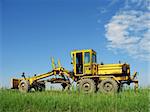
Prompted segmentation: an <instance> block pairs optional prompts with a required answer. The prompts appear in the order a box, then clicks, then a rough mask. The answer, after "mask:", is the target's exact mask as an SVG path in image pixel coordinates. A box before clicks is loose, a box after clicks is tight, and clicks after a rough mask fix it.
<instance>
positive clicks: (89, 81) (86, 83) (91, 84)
mask: <svg viewBox="0 0 150 112" xmlns="http://www.w3.org/2000/svg"><path fill="white" fill-rule="evenodd" d="M85 86H88V87H87V88H85ZM79 91H80V92H83V93H94V92H95V91H96V85H95V82H94V81H93V80H92V79H82V80H81V81H80V83H79Z"/></svg>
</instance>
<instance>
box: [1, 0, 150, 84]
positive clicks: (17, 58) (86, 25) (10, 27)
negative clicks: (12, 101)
mask: <svg viewBox="0 0 150 112" xmlns="http://www.w3.org/2000/svg"><path fill="white" fill-rule="evenodd" d="M148 3H149V2H148V1H147V0H145V1H144V2H143V1H142V0H130V1H129V0H122V1H120V0H95V1H93V0H0V31H1V32H0V37H1V38H0V39H1V40H0V43H1V46H0V51H1V52H0V53H1V55H0V63H1V67H0V68H1V69H0V84H1V85H2V86H7V87H9V86H10V79H11V78H12V77H18V78H19V77H20V76H21V73H22V72H25V73H26V75H27V76H32V75H34V74H35V73H36V74H39V73H45V72H48V71H50V70H51V60H50V58H51V57H54V58H55V59H56V60H57V59H58V58H59V59H60V60H61V63H62V65H63V66H64V67H65V68H67V69H69V70H71V69H72V65H71V64H70V62H71V59H70V51H72V50H74V49H88V48H92V49H94V50H96V51H97V54H98V56H97V57H98V62H99V63H100V62H104V63H118V61H119V60H121V62H127V63H130V65H131V69H132V73H133V71H138V72H139V76H138V79H139V81H140V85H142V86H145V85H148V84H150V81H149V80H148V78H150V76H149V75H150V73H149V71H148V68H149V62H150V61H149V60H150V58H149V57H150V50H149V49H150V48H149V46H150V43H149V42H150V38H149V32H150V31H149V29H150V26H149V25H147V23H149V22H150V21H149V20H150V18H149V17H148V15H149V13H148V11H149V10H150V7H148ZM143 5H144V6H143ZM140 23H141V24H140ZM141 26H142V27H141ZM139 32H140V33H139Z"/></svg>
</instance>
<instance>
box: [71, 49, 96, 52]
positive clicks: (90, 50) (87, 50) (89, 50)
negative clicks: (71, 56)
mask: <svg viewBox="0 0 150 112" xmlns="http://www.w3.org/2000/svg"><path fill="white" fill-rule="evenodd" d="M79 52H94V53H96V52H95V51H94V50H93V49H81V50H73V51H71V53H79Z"/></svg>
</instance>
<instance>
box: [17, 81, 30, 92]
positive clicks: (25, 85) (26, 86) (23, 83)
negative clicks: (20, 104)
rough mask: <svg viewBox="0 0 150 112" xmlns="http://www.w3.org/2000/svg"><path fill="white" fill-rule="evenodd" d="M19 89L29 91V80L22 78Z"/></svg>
mask: <svg viewBox="0 0 150 112" xmlns="http://www.w3.org/2000/svg"><path fill="white" fill-rule="evenodd" d="M19 91H21V92H24V93H26V92H28V91H29V82H28V81H27V80H22V81H21V82H20V83H19Z"/></svg>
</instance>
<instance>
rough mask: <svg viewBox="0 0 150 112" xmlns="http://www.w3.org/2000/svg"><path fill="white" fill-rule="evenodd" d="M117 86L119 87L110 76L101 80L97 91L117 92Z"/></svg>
mask: <svg viewBox="0 0 150 112" xmlns="http://www.w3.org/2000/svg"><path fill="white" fill-rule="evenodd" d="M106 84H107V85H106ZM106 86H108V87H109V88H108V87H106ZM118 88H119V87H118V83H117V82H116V81H115V80H113V79H112V78H108V79H105V80H102V81H101V82H100V83H99V84H98V91H99V92H101V93H117V92H118Z"/></svg>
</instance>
